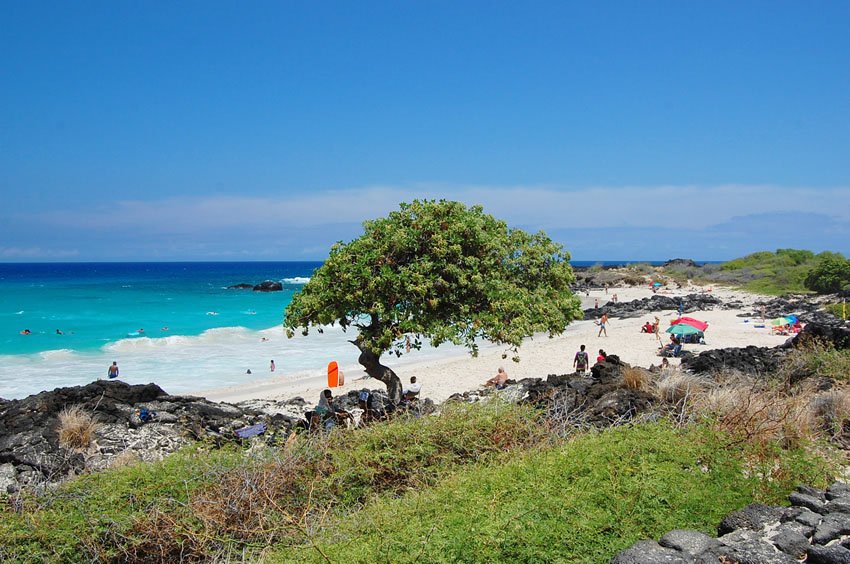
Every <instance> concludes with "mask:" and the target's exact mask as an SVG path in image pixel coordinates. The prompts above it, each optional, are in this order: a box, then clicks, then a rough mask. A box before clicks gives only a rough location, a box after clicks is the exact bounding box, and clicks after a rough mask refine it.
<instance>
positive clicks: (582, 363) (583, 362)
mask: <svg viewBox="0 0 850 564" xmlns="http://www.w3.org/2000/svg"><path fill="white" fill-rule="evenodd" d="M588 364H590V359H589V358H588V356H587V351H585V350H584V345H582V346H581V350H579V351H578V352H577V353H576V355H575V357H573V366H574V367H575V369H576V372H577V373H579V374H582V375H584V373H585V372H587V366H588Z"/></svg>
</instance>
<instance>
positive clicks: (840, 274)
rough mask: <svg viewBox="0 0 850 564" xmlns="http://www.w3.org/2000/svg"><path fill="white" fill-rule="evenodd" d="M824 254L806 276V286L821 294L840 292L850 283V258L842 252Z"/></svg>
mask: <svg viewBox="0 0 850 564" xmlns="http://www.w3.org/2000/svg"><path fill="white" fill-rule="evenodd" d="M822 254H823V255H825V256H822V257H821V258H820V260H819V262H818V264H817V266H815V267H814V268H813V269H812V270H811V272H809V274H808V276H806V280H805V284H806V288H808V289H809V290H812V291H814V292H818V293H820V294H829V293H832V292H838V291H839V290H841V289H842V288H844V287H845V286H846V285H848V284H850V260H847V259H846V258H844V257H843V256H841V255H840V254H832V253H829V254H826V253H822ZM819 256H821V255H819Z"/></svg>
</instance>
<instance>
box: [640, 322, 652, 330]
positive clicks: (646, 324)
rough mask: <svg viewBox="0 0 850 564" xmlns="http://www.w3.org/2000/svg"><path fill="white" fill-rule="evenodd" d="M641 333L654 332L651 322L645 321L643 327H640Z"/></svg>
mask: <svg viewBox="0 0 850 564" xmlns="http://www.w3.org/2000/svg"><path fill="white" fill-rule="evenodd" d="M640 332H641V333H655V328H654V327H653V326H652V323H650V322H649V321H647V322H646V323H644V324H643V327H641V328H640Z"/></svg>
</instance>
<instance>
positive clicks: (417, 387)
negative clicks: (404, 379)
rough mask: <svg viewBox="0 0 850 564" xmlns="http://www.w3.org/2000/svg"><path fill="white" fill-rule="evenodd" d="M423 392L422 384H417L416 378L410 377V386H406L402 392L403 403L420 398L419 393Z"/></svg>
mask: <svg viewBox="0 0 850 564" xmlns="http://www.w3.org/2000/svg"><path fill="white" fill-rule="evenodd" d="M421 391H422V384H417V383H416V376H411V377H410V385H408V386H406V387H405V388H404V390H402V392H401V400H402V401H408V402H409V401H413V400H415V399H417V398H418V397H419V392H421Z"/></svg>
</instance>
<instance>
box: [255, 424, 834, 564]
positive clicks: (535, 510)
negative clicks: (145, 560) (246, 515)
mask: <svg viewBox="0 0 850 564" xmlns="http://www.w3.org/2000/svg"><path fill="white" fill-rule="evenodd" d="M748 448H749V447H746V446H740V445H737V446H735V445H732V444H730V442H729V440H728V438H727V437H726V436H725V435H723V434H719V433H715V432H713V431H711V430H710V429H709V428H708V427H691V428H688V429H685V430H676V429H674V428H673V427H672V426H671V425H669V424H665V423H655V424H647V425H640V426H635V427H621V428H614V429H609V430H606V431H604V432H601V433H590V434H585V435H583V436H580V437H579V438H578V439H576V440H573V441H571V442H570V443H568V444H566V445H564V446H560V447H552V448H548V449H542V450H535V451H533V452H526V453H523V454H521V455H517V456H516V457H515V458H514V459H513V460H510V461H507V462H505V463H502V464H498V465H495V464H491V465H476V466H474V467H467V468H465V469H464V470H463V471H461V472H459V473H457V474H455V475H454V476H451V477H448V478H447V479H445V480H444V481H442V482H441V483H440V484H439V485H437V486H436V487H433V488H430V489H422V490H419V491H414V492H410V493H409V494H408V495H406V496H404V497H403V498H401V499H390V498H382V499H380V500H375V501H374V503H372V504H370V505H369V506H368V507H367V508H365V509H364V510H363V511H360V512H358V513H356V514H352V515H348V516H347V517H346V518H345V519H343V520H340V521H336V522H333V523H327V524H326V529H325V530H326V531H329V532H326V533H324V534H319V535H317V536H315V537H313V538H312V539H311V543H310V544H304V545H302V546H299V547H291V548H287V549H280V550H278V551H276V552H275V553H274V554H273V555H271V556H270V557H269V558H268V560H269V561H270V562H290V561H317V562H318V561H326V559H327V560H329V561H333V562H377V561H382V562H413V561H420V562H458V561H462V562H516V561H519V562H530V561H535V562H607V561H609V560H610V559H611V557H612V556H613V555H614V554H616V552H618V551H619V550H621V549H623V548H625V547H627V546H629V545H630V544H632V543H634V542H635V541H637V540H640V539H645V538H656V539H657V538H658V537H660V536H661V535H662V534H664V533H665V532H667V531H669V530H671V529H675V528H692V529H697V530H701V531H704V532H706V533H709V534H712V533H714V532H715V527H716V526H717V523H718V522H719V520H720V519H721V518H722V516H723V515H725V514H726V513H728V512H730V511H732V510H735V509H739V508H741V507H743V506H744V505H746V504H748V503H751V502H753V501H761V502H765V503H780V502H781V501H782V500H783V499H784V497H785V496H786V495H787V493H788V492H789V491H791V490H792V489H793V487H794V486H795V485H796V484H798V483H810V484H813V485H816V486H824V485H825V484H826V483H827V481H828V480H830V479H831V478H832V469H833V468H834V467H833V466H832V465H831V464H829V463H827V462H825V461H823V460H820V459H816V458H814V457H812V456H809V455H807V454H805V453H804V452H803V451H801V450H795V451H781V450H779V449H776V448H774V447H766V448H763V449H761V450H757V451H755V450H748Z"/></svg>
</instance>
